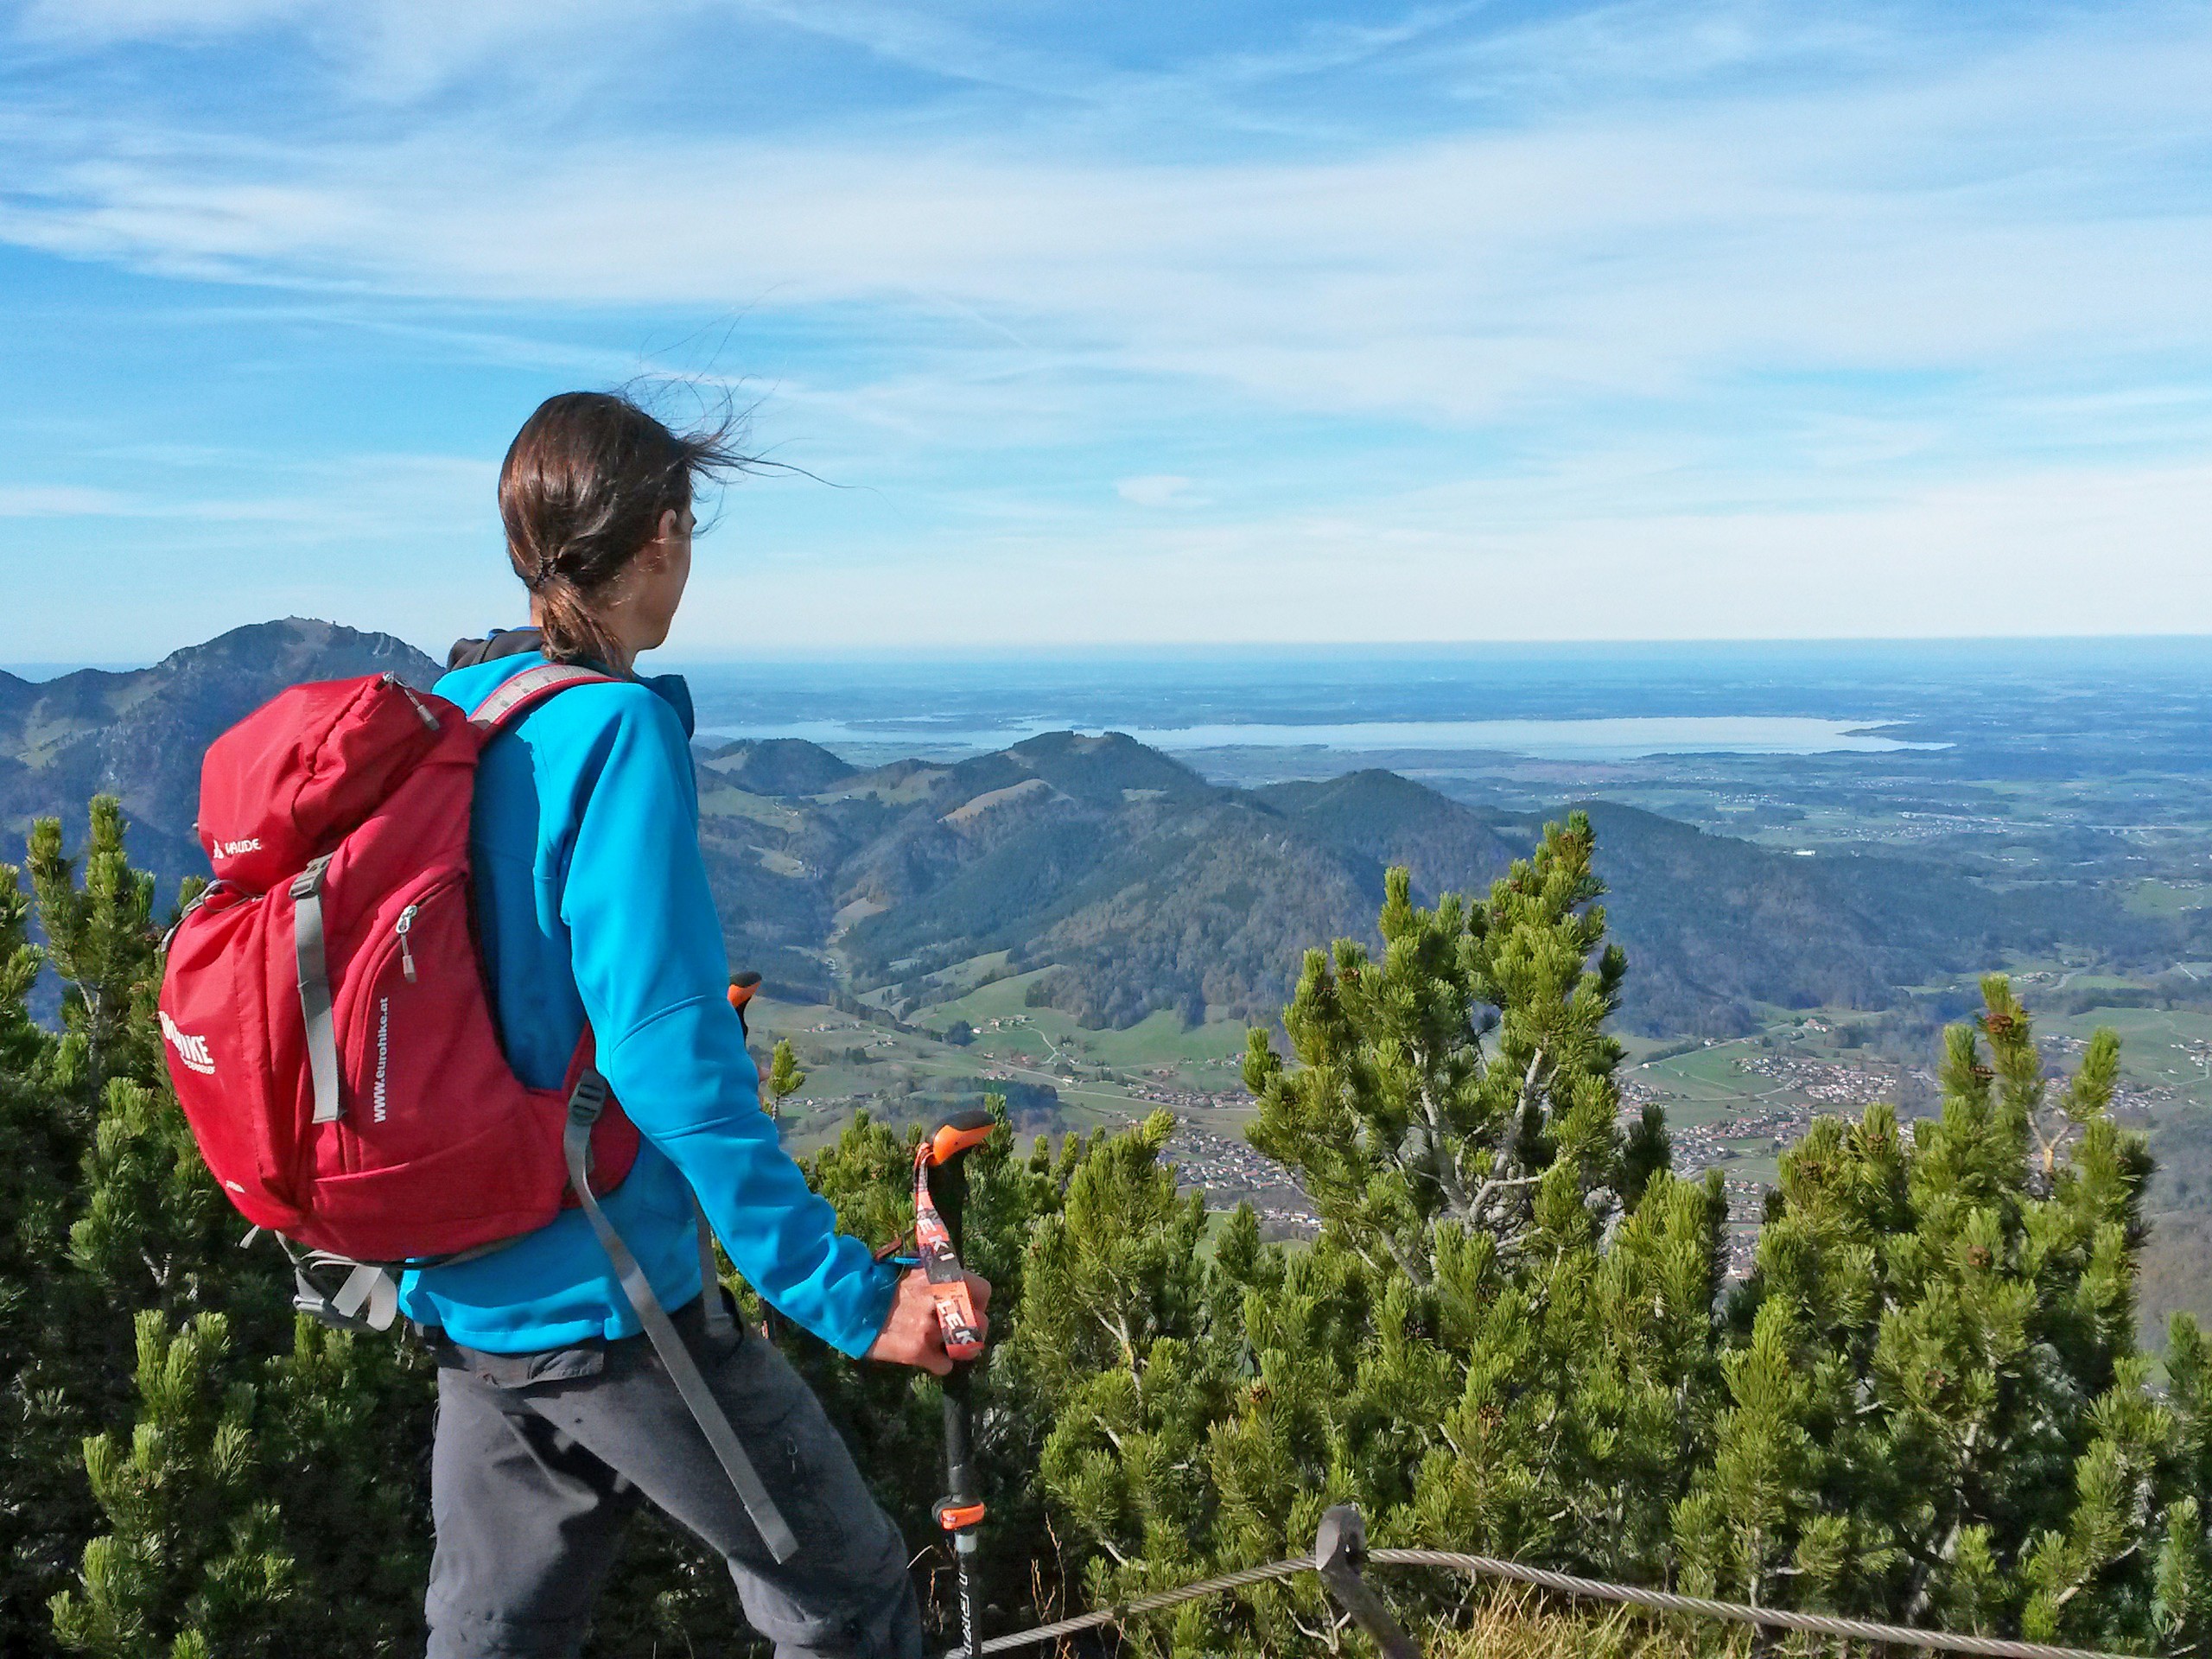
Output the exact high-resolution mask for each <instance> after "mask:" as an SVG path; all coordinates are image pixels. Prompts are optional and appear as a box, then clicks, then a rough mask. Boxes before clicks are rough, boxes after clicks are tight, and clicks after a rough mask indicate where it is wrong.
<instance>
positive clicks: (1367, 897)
mask: <svg viewBox="0 0 2212 1659" xmlns="http://www.w3.org/2000/svg"><path fill="white" fill-rule="evenodd" d="M383 671H391V672H395V673H397V674H398V675H399V676H400V677H402V678H403V679H405V680H407V681H409V682H410V683H413V684H415V685H417V686H427V685H428V684H429V683H430V682H431V681H432V680H433V679H435V677H436V675H437V672H438V670H437V667H436V664H435V663H433V662H432V661H431V660H430V659H429V658H428V657H425V656H424V655H423V654H422V653H421V652H417V651H416V650H415V649H414V648H413V647H411V646H409V645H405V644H404V642H402V641H400V640H397V639H393V638H391V636H389V635H383V634H373V633H362V632H355V631H354V630H352V629H348V628H343V627H339V626H334V625H332V624H329V623H324V622H311V621H302V620H298V619H291V620H284V621H280V622H270V623H264V624H259V625H257V626H252V627H247V628H240V629H238V630H235V631H233V632H230V633H227V634H225V635H223V636H222V637H221V638H220V639H216V640H213V641H211V642H209V643H208V644H207V645H199V646H194V647H191V648H189V649H187V650H184V651H180V652H176V653H175V654H174V655H172V656H170V657H169V658H165V659H164V660H163V661H162V663H160V664H156V665H155V666H154V667H152V668H149V669H143V670H139V671H134V672H130V673H123V674H115V673H103V672H99V671H83V672H79V673H77V674H73V675H69V676H66V677H62V678H60V679H57V680H54V681H50V682H47V683H42V684H35V683H29V682H26V681H23V680H20V679H17V678H16V677H12V676H0V823H4V825H5V827H6V828H7V829H9V830H10V832H12V833H20V832H21V831H22V829H24V828H25V827H27V825H28V823H29V820H30V819H31V818H32V817H34V816H36V815H38V814H41V813H59V814H60V815H62V816H63V817H64V818H65V819H66V820H67V821H68V822H70V823H77V822H78V821H79V820H80V819H81V816H82V814H83V811H84V803H85V801H86V799H87V798H89V797H90V796H91V795H92V794H93V793H96V792H99V791H108V792H112V793H114V794H117V795H118V796H119V797H120V798H121V799H122V800H123V803H124V808H125V810H126V812H127V814H128V815H129V817H130V821H131V823H132V824H133V834H132V846H133V850H134V855H135V856H137V858H138V859H139V860H140V861H142V863H143V864H144V865H145V866H146V867H148V868H152V869H154V870H155V871H156V873H158V874H161V875H162V877H163V878H165V879H166V880H175V878H176V877H178V876H180V875H182V874H188V873H192V872H195V871H204V868H205V867H204V865H203V864H202V863H201V861H200V856H199V853H198V850H197V849H196V847H195V846H194V844H193V842H192V840H191V824H192V822H193V819H194V816H195V811H196V802H197V796H198V789H199V772H200V757H201V755H202V753H204V751H205V749H206V747H207V744H208V743H209V742H210V741H212V740H213V738H214V737H215V736H216V735H217V734H219V732H220V731H222V730H223V729H224V728H226V726H228V725H229V724H231V723H232V721H235V720H237V719H238V718H239V717H240V716H241V715H244V714H245V713H246V712H248V711H249V710H250V709H252V708H254V707H255V706H257V704H258V703H260V702H262V701H264V699H266V698H267V697H269V696H271V695H273V694H274V693H275V692H276V691H277V690H281V689H282V688H283V686H285V685H288V684H291V683H296V682H297V681H300V680H306V679H326V678H335V677H343V676H346V675H353V674H364V673H374V672H383ZM695 753H696V760H697V764H698V767H699V789H700V807H701V829H702V842H703V844H704V846H705V849H706V852H707V858H708V866H709V876H710V878H711V880H712V881H713V884H714V888H715V898H716V902H717V906H718V907H719V909H720V911H721V916H722V919H723V924H724V926H725V929H726V931H727V932H728V937H729V944H730V950H731V956H732V959H733V961H734V962H735V963H738V964H740V965H744V966H751V967H753V968H757V969H761V970H762V971H763V972H765V973H766V974H767V975H768V976H770V978H771V980H772V982H775V983H776V984H778V985H779V987H780V988H783V989H785V991H787V992H789V993H791V994H798V995H814V996H826V995H831V994H832V993H833V992H837V991H846V992H859V993H868V992H885V991H887V992H889V993H890V998H889V1000H891V1001H893V1004H894V1006H912V1005H915V1004H918V1003H921V1002H925V1001H929V1000H931V999H932V998H934V997H936V996H938V995H944V994H947V990H948V986H947V983H946V982H945V981H944V980H943V979H941V978H933V977H932V976H938V975H941V974H942V972H943V970H945V969H950V968H952V967H954V966H955V965H956V964H958V963H963V962H969V961H972V960H973V959H975V958H976V957H985V956H989V955H993V954H994V953H999V952H1004V953H1006V960H1007V967H1008V968H1010V969H1016V970H1022V969H1052V972H1050V973H1048V974H1046V975H1044V976H1042V978H1041V980H1040V982H1039V995H1044V996H1047V997H1049V998H1050V999H1051V1000H1052V1001H1053V1002H1054V1003H1055V1004H1056V1005H1058V1006H1059V1007H1063V1008H1065V1009H1066V1010H1067V1011H1069V1012H1071V1013H1072V1014H1077V1016H1078V1017H1080V1018H1082V1019H1083V1020H1085V1021H1086V1022H1089V1023H1093V1024H1126V1023H1128V1022H1130V1021H1133V1020H1138V1019H1141V1018H1142V1017H1143V1016H1144V1015H1145V1014H1147V1013H1149V1012H1151V1011H1153V1010H1154V1009H1159V1008H1169V1009H1173V1010H1176V1011H1178V1012H1179V1013H1180V1014H1183V1015H1184V1016H1185V1018H1187V1019H1192V1020H1196V1019H1198V1018H1202V1017H1205V1015H1207V1014H1209V1013H1211V1014H1214V1015H1216V1016H1223V1015H1226V1016H1229V1017H1233V1018H1237V1019H1243V1020H1253V1021H1259V1022H1264V1021H1267V1020H1271V1019H1273V1018H1274V1014H1275V1013H1276V1012H1277V1011H1278V1010H1279V1009H1280V1008H1281V1006H1282V1003H1283V1001H1284V1000H1285V998H1286V997H1287V995H1288V992H1289V989H1290V986H1291V983H1292V980H1293V978H1294V976H1295V974H1296V972H1297V969H1298V964H1299V960H1300V955H1301V953H1302V951H1303V950H1304V949H1305V948H1306V946H1307V945H1308V944H1311V943H1313V941H1315V940H1319V939H1326V938H1335V937H1339V936H1343V937H1353V938H1371V936H1372V930H1373V918H1374V916H1375V914H1376V906H1377V903H1378V902H1379V899H1380V897H1381V894H1382V891H1383V871H1384V870H1385V868H1388V867H1389V866H1390V865H1392V864H1403V865H1405V866H1406V867H1408V868H1409V869H1410V870H1411V872H1412V874H1413V880H1414V891H1415V893H1416V894H1417V895H1418V896H1419V897H1420V898H1421V899H1423V900H1427V899H1433V897H1434V896H1435V895H1436V894H1439V893H1443V892H1446V891H1448V890H1458V891H1467V890H1479V889H1481V888H1483V887H1485V886H1486V885H1487V884H1488V882H1489V881H1490V880H1491V879H1492V878H1493V877H1495V876H1496V875H1497V874H1500V873H1501V872H1502V871H1503V870H1504V869H1505V868H1507V866H1508V865H1509V864H1510V861H1512V859H1513V858H1514V857H1516V856H1517V855H1522V854H1523V853H1525V850H1526V849H1528V848H1529V846H1530V845H1531V844H1533V842H1534V839H1535V833H1536V831H1537V829H1539V828H1540V827H1541V817H1542V816H1544V815H1538V816H1536V817H1529V816H1525V815H1515V814H1510V813H1503V812H1499V811H1496V810H1485V809H1482V808H1478V807H1472V806H1469V805H1465V804H1461V803H1459V802H1455V801H1452V800H1451V799H1449V798H1446V797H1445V796H1443V795H1441V794H1440V793H1438V792H1437V791H1434V790H1432V789H1430V788H1427V786H1426V785H1421V784H1419V783H1416V782H1414V781H1412V780H1410V779H1405V778H1403V777H1401V776H1399V775H1397V774H1395V773H1394V772H1383V771H1366V772H1352V773H1349V774H1347V775H1345V776H1343V777H1340V778H1336V779H1329V780H1327V781H1325V782H1313V783H1290V784H1276V785H1267V786H1264V787H1261V788H1257V789H1249V790H1246V789H1236V788H1228V787H1223V786H1218V785H1213V784H1211V783H1209V782H1208V781H1207V780H1206V779H1204V778H1202V777H1200V776H1199V775H1198V773H1197V772H1193V771H1192V770H1191V769H1190V768H1189V767H1188V766H1185V765H1183V764H1182V763H1181V762H1180V761H1179V760H1174V759H1173V758H1172V757H1170V756H1168V755H1166V754H1163V753H1160V752H1158V751H1157V750H1154V749H1150V748H1147V747H1145V746H1144V745H1142V744H1141V743H1138V742H1136V741H1135V740H1133V739H1131V738H1128V737H1127V736H1123V735H1121V734H1114V733H1108V734H1103V735H1083V734H1076V733H1071V732H1061V733H1053V734H1046V735H1043V736H1039V737H1036V738H1033V739H1030V740H1029V741H1026V742H1023V743H1019V744H1016V745H1014V747H1011V748H1008V749H1007V750H1004V751H1002V752H1000V753H992V754H983V755H977V756H975V757H972V758H970V759H969V760H961V761H957V762H935V761H925V760H902V761H898V762H895V763H893V764H892V765H890V766H881V767H878V768H874V769H873V770H867V771H862V770H857V769H855V767H854V766H851V765H849V763H847V762H846V761H844V760H842V759H840V758H839V757H838V756H836V755H835V754H833V753H830V752H829V751H828V750H826V749H823V748H821V747H817V746H816V745H813V744H810V743H804V742H799V741H794V740H788V739H785V740H769V741H755V740H740V741H735V742H723V743H721V744H715V743H713V742H711V741H708V742H702V743H701V744H699V745H698V746H696V750H695ZM1590 810H1591V813H1592V820H1593V822H1594V823H1595V825H1596V828H1597V832H1598V836H1599V842H1600V844H1601V845H1602V846H1603V848H1604V849H1605V854H1604V861H1603V868H1605V873H1606V878H1607V880H1608V881H1609V883H1610V885H1611V894H1610V896H1609V898H1608V899H1607V901H1606V902H1607V905H1608V908H1609V912H1610V920H1611V930H1612V932H1613V935H1614V937H1615V938H1618V939H1619V941H1620V942H1621V943H1622V944H1623V945H1624V948H1625V949H1626V950H1627V951H1628V954H1629V960H1630V977H1629V980H1628V982H1627V1001H1626V1005H1625V1007H1624V1019H1625V1020H1626V1021H1627V1022H1628V1023H1629V1024H1630V1025H1631V1026H1633V1027H1637V1028H1641V1029H1643V1030H1646V1031H1651V1032H1661V1033H1699V1034H1720V1033H1732V1032H1738V1031H1743V1030H1747V1029H1750V1028H1751V1027H1752V1026H1753V1025H1755V1024H1756V1023H1757V1019H1758V1014H1757V1006H1756V1005H1760V1004H1764V1005H1768V1006H1770V1007H1771V1006H1776V1005H1779V1006H1783V1007H1815V1006H1822V1007H1861V1008H1884V1007H1894V1006H1897V1004H1898V1003H1899V1002H1900V1001H1901V1000H1903V996H1904V994H1903V992H1902V991H1901V988H1904V987H1911V986H1916V985H1922V984H1926V983H1929V982H1932V981H1939V980H1943V979H1948V977H1949V976H1952V975H1955V974H1956V973H1958V972H1961V971H1962V970H1972V969H1979V968H1980V967H1983V966H1986V965H1987V964H1989V963H1993V962H1998V961H2001V960H2004V959H2005V955H2006V953H2007V952H2008V951H2016V950H2033V949H2037V948H2040V947H2042V946H2044V945H2045V944H2049V943H2050V941H2052V940H2053V939H2055V938H2073V939H2077V940H2078V939H2082V938H2091V939H2095V940H2099V941H2102V942H2107V943H2117V944H2119V945H2120V946H2121V947H2123V948H2124V947H2126V946H2127V945H2128V944H2129V943H2130V942H2131V941H2138V939H2139V936H2142V935H2144V934H2145V933H2146V931H2155V928H2156V926H2157V924H2155V923H2153V922H2152V921H2150V920H2147V919H2145V918H2134V917H2129V916H2126V915H2125V914H2123V913H2122V912H2120V909H2119V907H2118V906H2117V905H2115V904H2114V903H2113V901H2112V900H2111V899H2109V898H2108V897H2107V896H2105V895H2102V894H2100V893H2095V892H2094V891H2091V890H2088V889H2087V888H2079V889H2076V888H2069V887H2063V886H2047V887H2023V888H2019V889H2018V890H2012V891H2007V890H2005V889H2001V888H1999V887H1995V886H1992V885H1988V884H1985V883H1983V882H1980V881H1977V880H1974V878H1973V877H1972V876H1970V875H1969V874H1966V873H1964V872H1962V871H1961V870H1959V869H1957V868H1949V867H1945V866H1942V865H1938V864H1932V863H1923V862H1917V861H1913V860H1911V859H1909V858H1904V857H1900V856H1897V855H1827V854H1824V855H1821V857H1818V858H1796V857H1792V856H1790V855H1787V854H1784V853H1777V852H1775V851H1772V850H1770V849H1763V848H1760V847H1757V846H1754V845H1752V844H1751V843H1750V842H1743V841H1738V840H1735V839H1732V838H1731V837H1729V836H1722V835H1717V834H1709V833H1706V832H1704V831H1700V830H1699V829H1694V828H1692V827H1691V826H1688V825H1686V824H1682V823H1677V822H1675V821H1674V820H1672V819H1669V818H1664V817H1658V816H1656V815H1654V814H1652V813H1649V812H1645V811H1642V810H1637V809H1635V808H1631V807H1626V806H1620V805H1616V804H1606V803H1603V802H1599V803H1594V804H1592V805H1591V807H1590Z"/></svg>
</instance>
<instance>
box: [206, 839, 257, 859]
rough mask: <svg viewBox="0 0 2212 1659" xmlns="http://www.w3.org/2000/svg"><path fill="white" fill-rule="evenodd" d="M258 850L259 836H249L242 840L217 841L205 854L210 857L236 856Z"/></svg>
mask: <svg viewBox="0 0 2212 1659" xmlns="http://www.w3.org/2000/svg"><path fill="white" fill-rule="evenodd" d="M260 850H261V837H260V836H248V837H247V838H246V839H245V840H244V841H219V842H216V843H215V844H214V846H213V847H212V848H211V849H208V853H207V856H208V857H209V858H210V859H217V858H236V857H237V856H238V855H239V854H240V853H257V852H259V851H260Z"/></svg>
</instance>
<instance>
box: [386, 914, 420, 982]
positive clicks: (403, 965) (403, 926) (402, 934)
mask: <svg viewBox="0 0 2212 1659" xmlns="http://www.w3.org/2000/svg"><path fill="white" fill-rule="evenodd" d="M420 909H422V906H420V905H410V906H407V908H406V909H404V910H403V911H401V912H399V919H398V920H397V921H396V922H394V923H393V924H392V925H391V931H393V932H395V933H397V934H398V935H399V971H400V972H401V973H403V974H404V975H405V976H407V982H408V983H409V984H410V985H412V984H413V983H414V982H415V953H414V952H413V951H412V950H409V949H408V948H407V930H408V929H410V927H412V926H414V925H415V912H416V911H418V910H420Z"/></svg>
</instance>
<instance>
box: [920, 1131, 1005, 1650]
mask: <svg viewBox="0 0 2212 1659" xmlns="http://www.w3.org/2000/svg"><path fill="white" fill-rule="evenodd" d="M994 1127H995V1124H994V1122H993V1120H992V1117H991V1115H990V1114H989V1113H988V1112H982V1111H976V1112H961V1113H959V1114H957V1115H956V1116H953V1117H950V1118H948V1119H947V1120H946V1121H945V1122H944V1125H943V1127H942V1128H939V1129H938V1132H937V1133H936V1134H935V1135H931V1136H930V1138H929V1139H928V1140H926V1141H923V1142H922V1144H921V1145H920V1146H919V1147H917V1148H916V1149H915V1153H914V1253H915V1254H916V1255H918V1256H919V1257H920V1258H921V1267H922V1270H923V1271H924V1272H925V1273H926V1274H928V1275H929V1284H930V1294H931V1296H933V1297H935V1298H936V1300H937V1317H938V1326H939V1328H940V1329H941V1330H942V1331H943V1332H944V1351H945V1352H946V1353H947V1354H948V1355H950V1357H951V1359H952V1372H951V1375H950V1376H947V1377H946V1378H945V1379H944V1486H945V1495H944V1497H941V1498H939V1499H938V1501H937V1509H936V1515H937V1523H938V1525H939V1526H940V1527H943V1528H944V1529H945V1531H946V1532H947V1533H948V1534H950V1536H951V1539H952V1560H953V1564H954V1566H955V1567H957V1569H958V1572H959V1575H960V1635H961V1642H962V1646H963V1650H964V1651H965V1652H967V1653H968V1654H969V1655H970V1656H976V1655H980V1654H981V1653H982V1647H981V1646H980V1645H978V1644H979V1643H981V1642H982V1630H980V1629H979V1628H978V1626H979V1624H980V1622H981V1621H980V1620H979V1619H978V1618H977V1613H978V1611H979V1609H978V1608H977V1605H976V1597H977V1595H978V1593H979V1586H977V1585H976V1573H975V1570H974V1569H975V1562H974V1557H975V1554H976V1529H977V1528H978V1527H980V1526H982V1523H983V1499H982V1494H981V1493H979V1492H978V1491H976V1474H975V1470H974V1468H973V1467H972V1466H971V1457H970V1446H969V1437H970V1434H971V1432H972V1431H973V1429H974V1427H975V1411H974V1396H973V1394H972V1392H971V1390H972V1388H973V1385H974V1381H975V1367H976V1363H978V1362H980V1361H981V1360H982V1357H983V1334H982V1326H981V1324H980V1321H979V1320H978V1319H977V1316H976V1305H975V1303H974V1301H973V1300H971V1299H970V1298H969V1294H968V1272H967V1269H966V1268H963V1267H962V1266H961V1264H960V1243H961V1223H962V1219H963V1217H962V1211H963V1210H964V1209H965V1208H966V1206H967V1202H968V1171H967V1167H966V1165H965V1162H964V1160H965V1159H966V1158H967V1155H968V1154H969V1151H970V1150H971V1149H972V1148H974V1147H979V1146H981V1145H982V1143H983V1142H984V1141H987V1140H988V1139H989V1138H990V1134H991V1130H992V1128H994Z"/></svg>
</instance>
